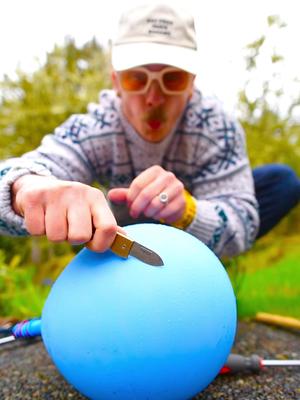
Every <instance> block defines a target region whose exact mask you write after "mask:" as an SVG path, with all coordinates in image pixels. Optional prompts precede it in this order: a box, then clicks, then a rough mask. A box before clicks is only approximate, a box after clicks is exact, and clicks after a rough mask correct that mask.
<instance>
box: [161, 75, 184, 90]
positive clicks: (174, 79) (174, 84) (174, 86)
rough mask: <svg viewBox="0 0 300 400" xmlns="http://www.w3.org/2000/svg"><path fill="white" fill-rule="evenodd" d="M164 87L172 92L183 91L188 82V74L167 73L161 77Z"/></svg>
mask: <svg viewBox="0 0 300 400" xmlns="http://www.w3.org/2000/svg"><path fill="white" fill-rule="evenodd" d="M163 82H164V86H165V87H166V88H167V89H168V90H170V91H172V92H181V91H183V90H185V89H186V88H187V86H188V82H189V74H188V73H187V72H185V71H176V70H174V71H168V72H166V73H165V74H164V75H163Z"/></svg>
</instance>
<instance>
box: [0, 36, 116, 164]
mask: <svg viewBox="0 0 300 400" xmlns="http://www.w3.org/2000/svg"><path fill="white" fill-rule="evenodd" d="M109 86H110V79H109V62H108V53H107V51H105V50H104V49H103V48H102V47H101V46H100V45H99V44H98V43H97V42H96V40H92V41H90V42H88V43H86V44H85V45H84V46H83V47H81V48H79V47H77V46H76V44H75V42H74V40H73V39H71V38H68V39H66V42H65V45H64V46H63V47H59V46H55V47H54V49H53V51H52V52H50V53H49V54H47V59H46V62H45V65H43V66H41V67H40V68H39V69H38V70H37V71H35V72H34V73H32V74H26V73H24V72H22V71H17V79H15V80H13V79H11V78H9V77H8V76H5V78H4V81H3V82H1V83H0V89H1V99H0V104H1V108H0V158H2V159H3V158H7V157H11V156H18V155H21V154H23V153H24V152H25V151H28V150H30V149H33V148H35V147H36V146H37V145H38V144H39V143H40V140H41V138H42V137H43V136H44V135H45V134H47V133H49V132H52V131H53V129H54V128H55V127H56V126H58V125H59V124H60V123H62V122H63V121H64V120H65V119H66V118H67V117H68V116H69V115H71V114H73V113H77V112H84V111H85V110H86V105H87V103H88V102H90V101H96V100H97V95H98V92H99V90H100V89H101V88H103V87H109Z"/></svg>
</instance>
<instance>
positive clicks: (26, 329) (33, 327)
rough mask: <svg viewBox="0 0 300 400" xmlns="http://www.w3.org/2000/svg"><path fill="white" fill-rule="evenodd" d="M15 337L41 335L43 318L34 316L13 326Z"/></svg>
mask: <svg viewBox="0 0 300 400" xmlns="http://www.w3.org/2000/svg"><path fill="white" fill-rule="evenodd" d="M12 333H13V335H14V337H15V338H29V337H34V336H40V335H41V319H40V318H34V319H30V320H26V321H22V322H19V323H18V324H16V325H15V326H14V327H13V328H12Z"/></svg>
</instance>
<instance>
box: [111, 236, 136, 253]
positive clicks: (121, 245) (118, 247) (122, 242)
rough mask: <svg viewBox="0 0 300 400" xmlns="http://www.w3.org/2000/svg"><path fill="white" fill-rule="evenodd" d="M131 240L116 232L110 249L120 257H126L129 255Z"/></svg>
mask: <svg viewBox="0 0 300 400" xmlns="http://www.w3.org/2000/svg"><path fill="white" fill-rule="evenodd" d="M132 245H133V241H132V240H131V239H129V238H128V237H127V236H124V235H122V234H121V233H117V234H116V237H115V240H114V241H113V243H112V245H111V246H110V249H111V251H113V252H114V253H115V254H117V255H118V256H120V257H123V258H127V257H128V256H129V253H130V250H131V247H132Z"/></svg>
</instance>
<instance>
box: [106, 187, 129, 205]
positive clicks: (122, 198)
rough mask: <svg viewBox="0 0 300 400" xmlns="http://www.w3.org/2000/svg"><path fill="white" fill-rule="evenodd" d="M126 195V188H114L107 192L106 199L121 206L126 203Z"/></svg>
mask: <svg viewBox="0 0 300 400" xmlns="http://www.w3.org/2000/svg"><path fill="white" fill-rule="evenodd" d="M127 193H128V189H127V188H116V189H111V190H109V192H108V193H107V197H108V198H109V200H110V201H112V202H113V203H117V204H122V203H126V202H127Z"/></svg>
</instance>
